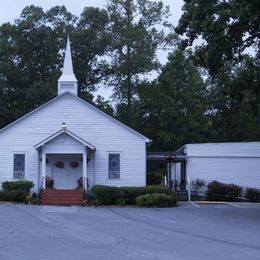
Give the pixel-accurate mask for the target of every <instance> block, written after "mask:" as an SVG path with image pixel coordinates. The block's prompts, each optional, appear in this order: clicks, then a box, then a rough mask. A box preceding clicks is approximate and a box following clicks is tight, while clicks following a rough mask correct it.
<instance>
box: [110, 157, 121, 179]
mask: <svg viewBox="0 0 260 260" xmlns="http://www.w3.org/2000/svg"><path fill="white" fill-rule="evenodd" d="M108 178H109V179H119V178H120V154H119V153H110V154H109V155H108Z"/></svg>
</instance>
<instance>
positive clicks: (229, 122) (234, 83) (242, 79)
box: [210, 57, 260, 141]
mask: <svg viewBox="0 0 260 260" xmlns="http://www.w3.org/2000/svg"><path fill="white" fill-rule="evenodd" d="M259 82H260V66H259V61H257V60H256V59H255V58H252V57H245V58H244V60H243V61H242V62H240V63H239V64H237V65H236V66H231V65H229V66H228V65H227V64H226V66H225V73H223V74H222V75H218V77H215V78H214V80H212V81H211V86H210V90H211V91H210V103H211V106H212V109H211V111H212V113H211V117H212V123H213V125H212V127H213V128H214V129H216V131H215V136H214V137H213V138H214V140H216V141H255V140H259V138H260V131H259V129H260V89H259Z"/></svg>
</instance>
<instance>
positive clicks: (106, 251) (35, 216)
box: [0, 203, 260, 260]
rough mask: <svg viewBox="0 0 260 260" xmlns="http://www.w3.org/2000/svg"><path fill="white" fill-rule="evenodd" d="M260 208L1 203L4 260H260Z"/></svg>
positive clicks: (0, 254)
mask: <svg viewBox="0 0 260 260" xmlns="http://www.w3.org/2000/svg"><path fill="white" fill-rule="evenodd" d="M259 256H260V204H249V203H245V204H238V203H233V204H225V205H222V204H221V205H202V204H194V205H192V204H188V203H186V204H185V203H184V204H182V205H181V206H180V207H177V208H166V209H144V208H115V207H108V208H81V207H49V206H26V205H14V204H0V259H1V260H5V259H8V260H9V259H10V260H12V259H64V260H66V259H72V260H73V259H90V260H92V259H106V260H109V259H120V260H121V259H124V260H128V259H149V260H153V259H156V260H158V259H170V260H173V259H185V260H187V259H221V258H222V259H236V260H237V259H259Z"/></svg>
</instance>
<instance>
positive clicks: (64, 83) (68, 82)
mask: <svg viewBox="0 0 260 260" xmlns="http://www.w3.org/2000/svg"><path fill="white" fill-rule="evenodd" d="M66 91H70V92H72V93H73V94H75V95H78V86H77V79H76V77H75V75H74V71H73V64H72V58H71V50H70V39H69V36H68V39H67V46H66V52H65V58H64V63H63V70H62V75H61V76H60V78H59V80H58V95H60V94H62V93H63V92H66Z"/></svg>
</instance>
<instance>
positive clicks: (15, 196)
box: [2, 190, 29, 202]
mask: <svg viewBox="0 0 260 260" xmlns="http://www.w3.org/2000/svg"><path fill="white" fill-rule="evenodd" d="M28 195H29V192H27V191H23V190H6V191H3V193H2V197H3V200H5V201H11V202H24V201H25V198H26V197H27V196H28Z"/></svg>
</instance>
